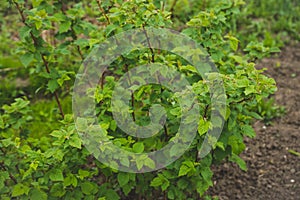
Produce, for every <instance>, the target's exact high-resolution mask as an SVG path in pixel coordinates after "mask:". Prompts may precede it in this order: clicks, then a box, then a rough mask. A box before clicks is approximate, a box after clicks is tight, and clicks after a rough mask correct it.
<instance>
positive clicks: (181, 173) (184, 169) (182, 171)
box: [178, 165, 190, 176]
mask: <svg viewBox="0 0 300 200" xmlns="http://www.w3.org/2000/svg"><path fill="white" fill-rule="evenodd" d="M189 171H190V168H189V167H188V166H186V165H181V167H180V169H179V173H178V176H184V175H186V174H187V173H189Z"/></svg>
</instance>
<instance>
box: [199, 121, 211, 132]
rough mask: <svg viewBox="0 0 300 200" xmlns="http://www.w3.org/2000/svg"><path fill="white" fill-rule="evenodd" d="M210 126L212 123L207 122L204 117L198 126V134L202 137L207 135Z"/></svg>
mask: <svg viewBox="0 0 300 200" xmlns="http://www.w3.org/2000/svg"><path fill="white" fill-rule="evenodd" d="M209 126H210V122H209V121H205V120H204V119H203V118H202V117H201V118H200V120H199V125H198V133H199V135H200V136H202V135H204V134H205V133H207V131H208V129H209Z"/></svg>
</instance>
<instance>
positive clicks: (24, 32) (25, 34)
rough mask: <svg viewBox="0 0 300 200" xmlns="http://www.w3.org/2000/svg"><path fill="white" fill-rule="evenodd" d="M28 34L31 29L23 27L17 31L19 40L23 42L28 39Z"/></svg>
mask: <svg viewBox="0 0 300 200" xmlns="http://www.w3.org/2000/svg"><path fill="white" fill-rule="evenodd" d="M30 32H31V28H29V27H28V26H23V27H22V28H21V29H20V31H19V34H20V38H21V40H23V41H24V40H25V38H26V37H29V36H30Z"/></svg>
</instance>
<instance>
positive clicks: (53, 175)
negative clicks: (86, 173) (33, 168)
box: [49, 169, 64, 181]
mask: <svg viewBox="0 0 300 200" xmlns="http://www.w3.org/2000/svg"><path fill="white" fill-rule="evenodd" d="M49 178H50V179H51V180H52V181H63V180H64V176H63V173H62V170H61V169H52V170H51V171H50V175H49Z"/></svg>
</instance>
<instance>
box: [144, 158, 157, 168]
mask: <svg viewBox="0 0 300 200" xmlns="http://www.w3.org/2000/svg"><path fill="white" fill-rule="evenodd" d="M144 164H145V165H146V166H147V167H149V168H151V169H154V168H155V162H154V161H153V160H152V159H151V158H146V160H145V161H144Z"/></svg>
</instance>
